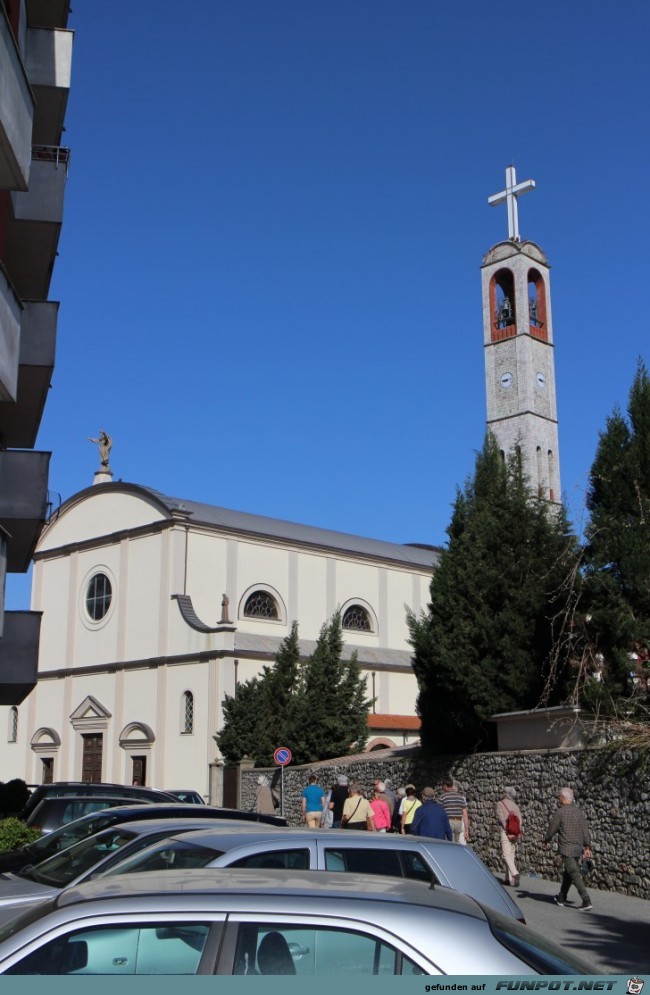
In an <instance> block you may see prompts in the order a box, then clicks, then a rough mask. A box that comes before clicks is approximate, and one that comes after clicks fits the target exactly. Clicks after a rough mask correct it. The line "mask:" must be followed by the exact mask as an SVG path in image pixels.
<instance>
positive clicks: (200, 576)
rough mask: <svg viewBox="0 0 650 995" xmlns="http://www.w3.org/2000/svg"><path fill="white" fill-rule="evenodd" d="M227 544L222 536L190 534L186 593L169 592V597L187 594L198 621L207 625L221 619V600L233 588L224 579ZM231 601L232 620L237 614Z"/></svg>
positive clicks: (225, 575)
mask: <svg viewBox="0 0 650 995" xmlns="http://www.w3.org/2000/svg"><path fill="white" fill-rule="evenodd" d="M227 548H228V541H227V539H224V538H223V537H222V536H214V535H210V534H208V533H204V532H198V533H196V532H190V533H189V536H188V550H187V590H186V591H185V592H183V591H170V592H169V593H170V594H183V593H186V594H189V595H190V597H191V598H192V604H193V605H194V609H195V611H196V613H197V615H198V616H199V618H200V619H201V620H202V621H203V622H205V623H206V625H211V626H213V625H216V624H217V622H218V621H219V619H220V617H221V598H222V596H223V594H224V593H228V594H229V591H230V588H231V587H232V584H231V583H230V582H229V578H228V576H227ZM229 597H230V599H231V610H230V615H231V618H232V616H233V613H234V611H235V610H236V607H237V606H236V604H232V602H233V601H234V598H235V592H234V590H233V594H229Z"/></svg>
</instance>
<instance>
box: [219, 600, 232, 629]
mask: <svg viewBox="0 0 650 995" xmlns="http://www.w3.org/2000/svg"><path fill="white" fill-rule="evenodd" d="M229 604H230V598H229V597H228V595H227V594H224V595H223V597H222V599H221V618H220V619H219V625H230V619H229V618H228V605H229Z"/></svg>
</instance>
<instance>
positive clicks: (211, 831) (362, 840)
mask: <svg viewBox="0 0 650 995" xmlns="http://www.w3.org/2000/svg"><path fill="white" fill-rule="evenodd" d="M256 825H257V826H259V829H262V830H263V829H268V828H269V827H268V826H261V825H260V824H259V823H256ZM249 828H250V827H249V826H246V827H245V828H244V827H242V826H240V825H236V826H233V827H232V828H231V829H230V830H229V833H228V838H227V843H228V845H229V846H230V847H231V848H234V847H236V846H239V845H243V844H245V843H246V842H247V841H248V838H249V836H250V841H251V842H252V843H259V842H260V832H259V829H258V831H257V832H255V834H254V835H253V834H252V833H249ZM270 828H271V834H269V840H270V841H273V842H274V843H277V842H278V840H282V841H284V840H286V841H287V842H291V843H296V842H298V843H300V842H301V841H306V842H311V841H313V840H317V841H318V842H322V843H327V844H331V843H333V842H336V841H338V842H339V843H343V842H344V843H345V844H346V846H349V845H350V844H352V846H359V847H366V848H367V847H369V846H370V847H373V848H374V847H376V848H377V849H378V850H383V849H391V850H412V849H413V847H414V846H415V847H417V846H419V845H420V844H426V845H427V846H430V845H433V846H436V847H438V846H441V847H450V846H451V847H454V849H455V850H456V849H457V846H458V845H457V844H456V843H450V842H449V841H448V840H439V839H433V838H431V837H428V836H400V835H397V834H393V835H391V836H390V838H388V839H387V838H386V836H385V835H384V833H377V834H374V833H368V832H364V831H362V830H355V829H352V830H349V829H328V830H327V832H314V831H313V830H310V829H295V828H292V829H283V830H282V832H281V833H277V832H274V831H273V827H270ZM169 835H170V837H171V838H173V836H174V834H173V833H170V834H169ZM223 836H224V834H223V833H220V832H219V827H218V826H214V827H213V826H211V825H210V826H201V828H200V829H196V830H194V831H193V832H191V833H184V834H183V842H184V843H192V844H194V845H195V846H205V847H209V846H211V845H214V846H215V848H216V847H217V845H219V846H220V847H221V848H222V849H223V842H224V841H223ZM218 841H221V842H220V843H218Z"/></svg>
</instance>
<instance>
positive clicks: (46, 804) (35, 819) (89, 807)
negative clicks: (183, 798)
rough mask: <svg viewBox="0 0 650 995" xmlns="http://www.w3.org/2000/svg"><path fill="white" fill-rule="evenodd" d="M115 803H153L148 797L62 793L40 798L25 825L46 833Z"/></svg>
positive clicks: (146, 804)
mask: <svg viewBox="0 0 650 995" xmlns="http://www.w3.org/2000/svg"><path fill="white" fill-rule="evenodd" d="M115 805H145V806H149V805H153V802H152V801H150V800H149V799H148V798H118V797H112V798H110V797H108V798H107V797H105V796H104V795H91V796H90V797H89V798H86V797H83V796H78V795H64V796H63V797H62V798H42V799H41V800H40V802H39V803H38V805H37V806H36V808H35V809H34V811H33V812H31V813H30V815H29V816H28V817H27V819H26V822H27V825H28V826H30V827H31V828H32V829H40V831H41V832H42V833H45V834H48V833H51V832H52V831H53V830H55V829H60V827H61V826H64V825H65V824H66V823H68V822H74V821H75V820H76V819H81V817H82V816H84V815H90V814H92V813H93V812H99V811H101V809H103V808H111V807H113V806H115Z"/></svg>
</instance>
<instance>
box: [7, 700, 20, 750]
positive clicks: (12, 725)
mask: <svg viewBox="0 0 650 995" xmlns="http://www.w3.org/2000/svg"><path fill="white" fill-rule="evenodd" d="M8 738H9V742H10V743H15V742H16V740H17V739H18V709H17V708H16V706H15V705H13V706H12V707H11V708H10V709H9V737H8Z"/></svg>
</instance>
